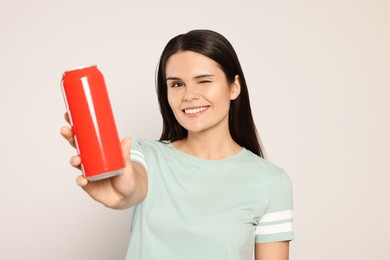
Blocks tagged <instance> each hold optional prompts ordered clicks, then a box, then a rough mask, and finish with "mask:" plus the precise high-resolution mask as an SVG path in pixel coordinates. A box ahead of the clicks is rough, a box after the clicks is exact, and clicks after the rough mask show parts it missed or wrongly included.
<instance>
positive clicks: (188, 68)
mask: <svg viewBox="0 0 390 260" xmlns="http://www.w3.org/2000/svg"><path fill="white" fill-rule="evenodd" d="M165 73H166V75H165V76H166V77H170V76H177V77H179V76H196V75H199V74H217V73H223V72H222V70H221V68H220V66H219V64H218V63H217V62H215V61H214V60H212V59H210V58H209V57H206V56H204V55H202V54H200V53H197V52H193V51H181V52H177V53H175V54H173V55H172V56H171V57H169V59H168V60H167V63H166V65H165Z"/></svg>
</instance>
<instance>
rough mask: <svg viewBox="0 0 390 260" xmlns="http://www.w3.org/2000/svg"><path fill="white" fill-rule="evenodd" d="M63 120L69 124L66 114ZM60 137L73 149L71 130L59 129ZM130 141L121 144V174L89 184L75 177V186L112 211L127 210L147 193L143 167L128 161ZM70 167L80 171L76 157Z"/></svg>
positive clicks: (77, 157) (126, 139) (79, 161)
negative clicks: (123, 163)
mask: <svg viewBox="0 0 390 260" xmlns="http://www.w3.org/2000/svg"><path fill="white" fill-rule="evenodd" d="M65 119H67V121H68V122H69V119H68V116H67V114H65ZM61 134H62V136H63V137H64V138H65V139H66V140H68V142H69V143H70V145H72V146H73V147H75V141H74V136H73V133H72V129H71V128H69V127H63V128H61ZM130 147H131V139H130V138H125V139H123V140H122V142H121V148H122V154H123V157H124V159H125V163H126V166H125V170H124V172H123V173H122V174H120V175H117V176H114V177H112V178H108V179H103V180H100V181H94V182H89V181H88V179H86V178H85V177H83V176H78V177H77V184H78V185H79V186H80V187H82V188H83V189H84V190H85V191H86V192H87V193H88V194H89V195H90V196H91V197H92V198H93V199H94V200H96V201H98V202H100V203H102V204H103V205H105V206H106V207H109V208H113V209H125V208H129V207H131V206H133V205H135V204H137V203H140V202H141V201H143V199H144V198H145V197H146V193H147V175H146V171H145V169H144V168H143V166H141V165H139V164H137V163H134V162H131V161H130ZM70 163H71V165H72V166H73V167H75V168H78V169H80V166H81V158H80V157H79V156H78V155H76V156H73V157H72V158H71V161H70Z"/></svg>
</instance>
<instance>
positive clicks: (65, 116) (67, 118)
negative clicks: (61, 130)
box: [64, 112, 71, 124]
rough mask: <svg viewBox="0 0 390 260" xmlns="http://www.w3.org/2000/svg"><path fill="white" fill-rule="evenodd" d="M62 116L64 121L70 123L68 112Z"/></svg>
mask: <svg viewBox="0 0 390 260" xmlns="http://www.w3.org/2000/svg"><path fill="white" fill-rule="evenodd" d="M64 118H65V120H66V122H68V123H69V124H71V123H70V117H69V113H68V112H65V114H64Z"/></svg>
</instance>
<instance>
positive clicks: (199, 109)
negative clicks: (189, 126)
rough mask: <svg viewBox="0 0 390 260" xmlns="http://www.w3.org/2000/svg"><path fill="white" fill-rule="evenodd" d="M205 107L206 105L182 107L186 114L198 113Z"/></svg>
mask: <svg viewBox="0 0 390 260" xmlns="http://www.w3.org/2000/svg"><path fill="white" fill-rule="evenodd" d="M206 109H207V107H195V108H186V109H183V112H184V113H186V114H190V115H192V114H197V113H200V112H203V111H205V110H206Z"/></svg>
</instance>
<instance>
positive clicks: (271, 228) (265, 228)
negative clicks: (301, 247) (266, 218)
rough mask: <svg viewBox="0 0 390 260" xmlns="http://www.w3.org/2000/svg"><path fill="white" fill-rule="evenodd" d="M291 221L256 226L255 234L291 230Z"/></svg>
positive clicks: (269, 233)
mask: <svg viewBox="0 0 390 260" xmlns="http://www.w3.org/2000/svg"><path fill="white" fill-rule="evenodd" d="M292 231H293V228H292V223H291V222H289V223H282V224H276V225H269V226H258V227H257V228H256V235H271V234H279V233H285V232H292Z"/></svg>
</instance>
